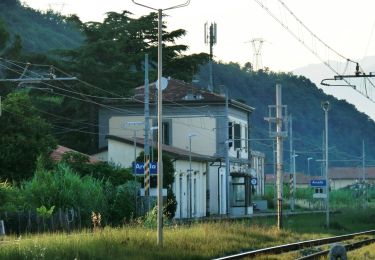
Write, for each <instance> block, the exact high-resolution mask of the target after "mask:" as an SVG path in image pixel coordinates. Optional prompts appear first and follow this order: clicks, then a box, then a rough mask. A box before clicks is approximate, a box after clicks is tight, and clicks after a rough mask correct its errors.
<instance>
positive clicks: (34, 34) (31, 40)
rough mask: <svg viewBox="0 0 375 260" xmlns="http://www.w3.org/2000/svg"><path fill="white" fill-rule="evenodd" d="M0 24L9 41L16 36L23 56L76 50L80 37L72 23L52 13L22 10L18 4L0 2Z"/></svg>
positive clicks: (21, 6)
mask: <svg viewBox="0 0 375 260" xmlns="http://www.w3.org/2000/svg"><path fill="white" fill-rule="evenodd" d="M0 21H2V22H3V23H4V24H5V26H6V27H7V29H8V31H9V33H10V38H11V40H12V39H14V38H15V36H16V35H19V36H20V37H21V40H22V47H23V50H24V51H25V52H46V51H50V50H54V49H71V48H76V47H78V46H79V45H80V44H81V43H82V41H83V36H82V34H81V32H80V31H79V30H78V28H77V27H76V26H74V24H73V23H71V22H69V21H68V20H67V19H66V18H64V17H62V16H60V15H59V14H57V13H54V12H52V11H48V12H44V13H43V12H41V11H37V10H34V9H32V8H29V7H27V6H23V5H21V4H20V2H19V1H18V0H1V1H0Z"/></svg>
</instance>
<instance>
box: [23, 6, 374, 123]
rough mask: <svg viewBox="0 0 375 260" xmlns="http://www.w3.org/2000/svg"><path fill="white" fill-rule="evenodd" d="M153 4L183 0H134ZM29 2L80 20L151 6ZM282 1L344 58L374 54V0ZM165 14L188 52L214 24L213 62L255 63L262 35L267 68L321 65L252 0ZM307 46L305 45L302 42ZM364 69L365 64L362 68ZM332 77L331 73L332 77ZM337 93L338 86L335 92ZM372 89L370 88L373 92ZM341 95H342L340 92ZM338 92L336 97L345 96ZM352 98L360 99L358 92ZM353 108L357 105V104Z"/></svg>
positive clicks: (291, 23)
mask: <svg viewBox="0 0 375 260" xmlns="http://www.w3.org/2000/svg"><path fill="white" fill-rule="evenodd" d="M137 1H138V2H140V3H142V4H145V5H149V6H152V7H155V8H162V9H164V8H166V7H170V6H174V5H176V4H180V3H183V2H184V0H182V1H180V0H159V1H155V0H137ZM258 1H260V2H261V3H263V4H264V5H265V6H266V7H268V8H269V10H270V11H271V12H273V13H274V14H275V16H276V17H277V18H278V19H280V20H281V21H282V22H283V23H284V24H285V25H286V26H287V27H288V28H290V29H291V30H293V31H294V33H295V34H296V35H298V37H300V39H302V41H303V42H305V43H310V47H311V46H315V47H316V44H317V43H316V41H314V40H312V38H311V36H309V34H308V33H307V31H306V30H304V29H303V27H302V26H301V25H300V24H299V23H298V22H296V21H295V20H294V19H293V17H292V16H291V15H290V14H289V13H288V12H287V11H286V10H285V8H283V7H282V5H281V4H280V2H278V1H277V0H258ZM23 2H24V3H26V4H27V5H28V6H30V7H32V8H36V9H40V10H46V9H49V8H52V9H54V10H56V11H59V12H62V13H63V14H77V15H78V16H79V17H80V18H81V20H82V21H84V22H86V21H102V20H103V18H104V16H105V13H106V12H109V11H116V12H121V11H123V10H128V11H130V12H132V13H133V14H134V17H138V16H141V15H145V14H147V13H149V12H150V10H148V9H146V8H144V7H140V6H137V5H135V4H134V3H133V2H132V1H131V0H107V1H103V0H24V1H23ZM284 3H285V5H286V6H287V7H288V8H289V9H290V10H291V11H292V12H293V13H294V14H295V15H296V16H297V17H298V18H299V19H300V21H301V22H302V23H303V24H305V25H306V26H307V27H308V28H309V29H310V30H311V31H312V32H313V33H314V34H315V35H316V36H318V37H319V38H320V39H322V40H323V41H324V42H325V43H326V44H328V45H329V46H330V47H331V48H332V49H334V50H335V51H337V52H338V53H340V54H341V55H343V56H344V57H346V58H350V59H352V60H356V61H361V60H362V59H363V58H364V57H365V56H375V35H374V34H375V32H374V30H375V28H374V27H375V16H374V15H373V10H375V1H374V0H355V1H353V0H284ZM165 13H166V14H167V15H168V17H166V18H165V21H166V22H167V26H168V29H169V30H173V29H180V28H183V29H185V30H187V35H186V36H185V37H184V38H183V39H182V40H181V42H182V43H185V44H187V45H189V47H190V49H189V53H200V52H208V51H209V47H208V46H207V45H205V43H204V24H205V23H206V22H209V23H210V22H216V23H217V31H218V32H217V44H216V45H215V46H214V56H215V60H220V61H223V62H230V61H232V62H238V63H240V64H241V65H243V64H244V63H246V62H252V63H253V62H254V60H253V54H254V52H253V48H252V45H251V43H250V42H249V41H251V40H252V39H254V38H262V39H264V43H263V46H262V51H261V57H262V60H261V61H262V64H263V65H264V66H267V67H269V68H270V69H271V70H272V71H276V72H279V71H284V72H289V71H293V70H294V69H297V68H300V67H304V66H307V65H309V64H317V63H321V60H319V59H318V58H317V57H316V56H315V55H313V54H312V53H311V52H310V51H309V50H308V49H306V48H305V47H304V46H303V44H301V42H299V41H297V40H296V39H295V38H294V37H293V36H292V35H291V34H290V33H288V32H287V30H286V29H285V28H283V27H282V26H281V25H280V24H279V23H277V22H276V21H275V20H274V19H273V18H272V17H271V16H270V15H269V14H268V13H267V12H266V11H265V10H264V9H263V8H262V7H261V6H260V5H259V4H258V3H257V2H256V0H235V1H221V0H220V1H218V0H191V2H190V5H188V6H187V7H183V8H180V9H173V10H168V11H166V12H165ZM307 45H309V44H307ZM314 50H315V51H317V52H318V53H319V55H320V57H321V59H323V60H326V59H331V60H335V59H339V58H338V56H337V55H332V53H333V52H331V51H329V50H328V49H326V48H319V46H318V47H316V49H314ZM364 69H365V70H366V69H367V68H364ZM332 76H333V75H332ZM337 91H338V92H340V89H338V90H337ZM374 92H375V90H374ZM345 95H346V94H345ZM345 95H344V97H342V96H340V98H346V96H345ZM351 95H354V96H355V101H352V100H350V97H348V98H346V99H348V101H350V102H354V103H355V102H357V103H363V102H362V101H363V99H361V97H358V98H356V96H359V94H358V93H357V92H354V91H353V93H352V94H349V96H351ZM365 103H366V104H365V105H362V106H360V110H361V111H363V112H366V113H367V114H369V115H371V117H373V118H374V119H375V112H373V111H375V104H374V103H372V102H365ZM357 107H358V106H357Z"/></svg>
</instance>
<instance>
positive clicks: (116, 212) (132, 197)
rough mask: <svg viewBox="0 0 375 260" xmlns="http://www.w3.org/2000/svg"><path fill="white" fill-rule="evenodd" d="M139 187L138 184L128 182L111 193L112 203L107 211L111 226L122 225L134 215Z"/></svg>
mask: <svg viewBox="0 0 375 260" xmlns="http://www.w3.org/2000/svg"><path fill="white" fill-rule="evenodd" d="M140 187H141V185H140V183H138V182H136V181H128V182H127V183H125V184H123V185H119V186H117V187H116V188H115V189H114V192H113V193H112V196H113V202H112V203H111V205H110V209H109V215H110V217H111V222H112V223H113V224H123V223H125V222H126V221H127V220H128V221H129V220H131V219H132V218H133V217H134V216H135V215H136V197H137V193H138V190H139V189H140Z"/></svg>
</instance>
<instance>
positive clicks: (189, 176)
mask: <svg viewBox="0 0 375 260" xmlns="http://www.w3.org/2000/svg"><path fill="white" fill-rule="evenodd" d="M191 137H192V135H189V174H188V178H189V218H191V216H192V214H191V204H192V203H191Z"/></svg>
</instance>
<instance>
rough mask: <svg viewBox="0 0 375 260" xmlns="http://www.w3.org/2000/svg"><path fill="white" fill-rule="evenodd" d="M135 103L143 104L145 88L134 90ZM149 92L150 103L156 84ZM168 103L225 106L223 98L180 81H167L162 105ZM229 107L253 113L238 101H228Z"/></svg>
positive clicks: (152, 100) (155, 90)
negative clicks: (216, 104)
mask: <svg viewBox="0 0 375 260" xmlns="http://www.w3.org/2000/svg"><path fill="white" fill-rule="evenodd" d="M134 91H135V92H134V99H135V101H137V102H139V101H141V102H143V100H144V92H145V87H144V86H140V87H137V88H135V90H134ZM149 91H150V101H151V102H154V101H155V99H156V92H157V88H156V84H155V83H152V84H150V85H149ZM168 102H172V103H175V102H178V103H190V104H191V103H205V104H206V103H218V104H225V96H223V95H219V94H216V93H212V92H208V91H206V90H203V89H200V88H198V87H196V86H193V85H192V84H189V83H186V82H184V81H181V80H176V79H169V80H168V85H167V87H166V88H165V89H164V90H163V103H164V104H168ZM228 102H229V105H231V106H234V107H238V108H241V109H244V110H247V111H250V112H251V111H253V110H254V108H253V107H251V106H249V105H247V104H244V103H241V102H239V101H236V100H233V99H229V101H228Z"/></svg>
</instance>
